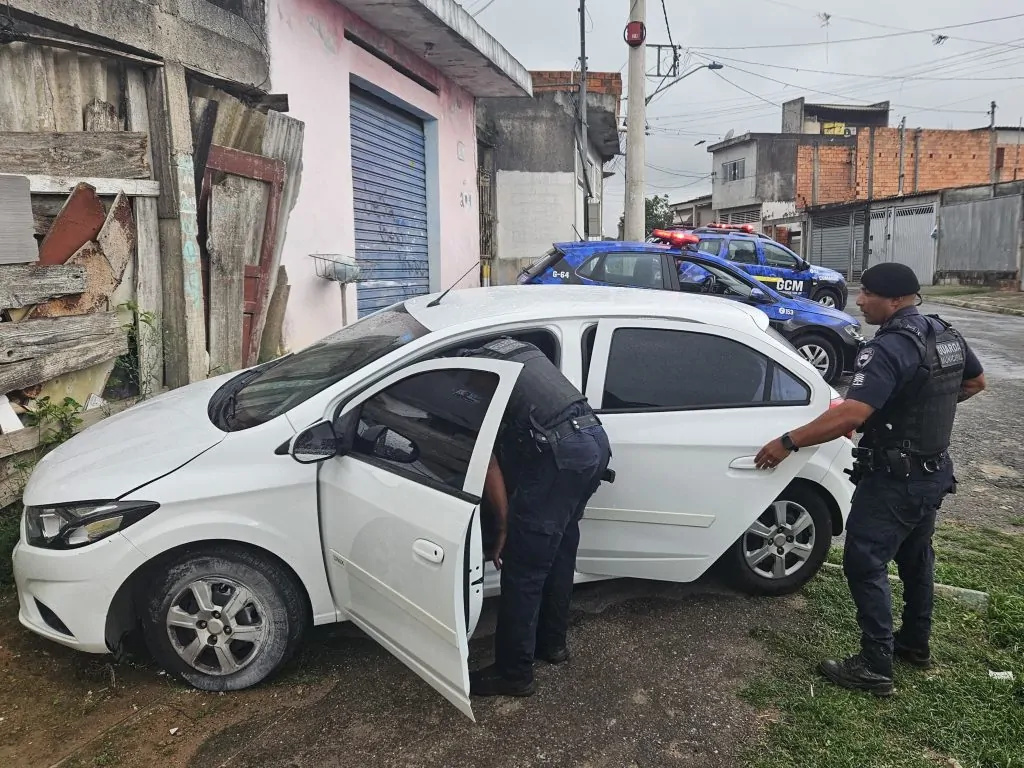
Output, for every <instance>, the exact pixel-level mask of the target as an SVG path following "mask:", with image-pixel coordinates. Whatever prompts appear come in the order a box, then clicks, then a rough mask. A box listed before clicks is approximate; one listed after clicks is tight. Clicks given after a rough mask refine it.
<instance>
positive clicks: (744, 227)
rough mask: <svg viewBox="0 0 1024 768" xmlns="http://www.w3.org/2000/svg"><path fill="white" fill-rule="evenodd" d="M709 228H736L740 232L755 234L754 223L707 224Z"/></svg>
mask: <svg viewBox="0 0 1024 768" xmlns="http://www.w3.org/2000/svg"><path fill="white" fill-rule="evenodd" d="M704 226H706V227H707V228H708V229H735V230H737V231H739V232H746V233H747V234H748V235H752V234H754V225H753V224H705V225H704Z"/></svg>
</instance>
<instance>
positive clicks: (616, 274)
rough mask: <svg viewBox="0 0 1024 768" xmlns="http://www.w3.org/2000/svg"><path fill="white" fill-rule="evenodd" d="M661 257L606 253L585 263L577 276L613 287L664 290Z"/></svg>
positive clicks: (652, 254)
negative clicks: (609, 284)
mask: <svg viewBox="0 0 1024 768" xmlns="http://www.w3.org/2000/svg"><path fill="white" fill-rule="evenodd" d="M661 272H662V270H661V255H660V254H657V253H617V252H612V253H606V254H604V255H601V256H595V257H593V258H592V259H590V260H589V261H586V262H584V263H583V264H582V265H581V266H580V268H579V269H577V270H576V274H577V275H580V276H581V277H587V278H590V279H591V280H597V281H600V282H603V283H611V284H613V285H624V286H632V287H636V288H663V287H664V285H665V282H664V278H663V277H662V274H661Z"/></svg>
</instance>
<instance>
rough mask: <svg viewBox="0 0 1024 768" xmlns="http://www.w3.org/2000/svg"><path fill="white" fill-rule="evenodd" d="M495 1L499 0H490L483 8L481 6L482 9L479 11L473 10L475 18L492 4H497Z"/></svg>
mask: <svg viewBox="0 0 1024 768" xmlns="http://www.w3.org/2000/svg"><path fill="white" fill-rule="evenodd" d="M495 2H497V0H488V2H487V3H485V4H484V7H483V8H481V9H480V10H479V11H473V18H474V19H475V18H476V17H477V16H479V15H480V14H481V13H483V12H484V11H486V10H487V9H488V8H490V7H491V6H492V5H494V4H495Z"/></svg>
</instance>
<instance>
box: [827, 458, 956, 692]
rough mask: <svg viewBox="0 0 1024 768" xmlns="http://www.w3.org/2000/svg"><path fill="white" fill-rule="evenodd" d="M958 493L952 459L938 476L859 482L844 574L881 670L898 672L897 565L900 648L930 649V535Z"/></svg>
mask: <svg viewBox="0 0 1024 768" xmlns="http://www.w3.org/2000/svg"><path fill="white" fill-rule="evenodd" d="M952 488H953V465H952V461H951V460H949V459H947V460H946V462H945V464H944V465H943V467H942V468H941V469H940V470H939V471H937V472H934V473H932V474H925V473H924V472H923V471H921V470H920V469H915V470H914V472H913V473H912V474H911V476H910V478H908V479H906V480H894V479H893V478H892V477H890V476H889V475H888V474H887V473H885V472H869V473H867V474H866V475H865V476H864V477H863V478H862V479H861V481H860V483H858V485H857V490H856V492H855V493H854V495H853V505H852V507H851V509H850V516H849V519H848V520H847V524H846V545H845V548H844V550H843V571H844V572H845V573H846V579H847V582H848V583H849V585H850V593H851V595H852V596H853V602H854V603H855V604H856V606H857V623H858V624H859V625H860V630H861V653H862V655H863V656H864V658H865V659H866V660H867V661H868V663H869V664H870V665H871V666H872V667H874V668H875V670H876V671H878V672H881V673H884V674H890V673H891V671H892V652H893V643H894V636H893V618H892V596H891V593H890V591H889V579H888V575H887V569H888V566H889V563H890V562H892V561H893V560H895V561H896V566H897V568H898V569H899V575H900V580H901V581H902V582H903V603H904V607H903V623H902V627H901V629H900V632H899V638H898V641H899V643H900V645H902V646H904V647H907V648H911V649H914V650H918V651H921V652H925V653H926V652H927V651H928V641H929V638H930V637H931V630H932V605H933V599H934V577H935V552H934V550H933V549H932V534H933V533H934V532H935V518H936V515H937V513H938V510H939V507H940V506H941V504H942V500H943V498H944V497H945V496H946V494H947V493H949V492H950V490H952Z"/></svg>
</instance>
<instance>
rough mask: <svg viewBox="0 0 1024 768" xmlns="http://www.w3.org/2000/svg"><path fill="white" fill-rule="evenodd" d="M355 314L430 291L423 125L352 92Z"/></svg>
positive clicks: (373, 310)
mask: <svg viewBox="0 0 1024 768" xmlns="http://www.w3.org/2000/svg"><path fill="white" fill-rule="evenodd" d="M351 110H352V185H353V191H354V204H355V224H356V261H357V262H358V263H359V267H360V282H359V288H358V291H357V297H358V310H359V316H360V317H363V316H364V315H367V314H369V313H370V312H375V311H377V310H378V309H382V308H383V307H387V306H389V305H391V304H394V303H395V302H397V301H402V300H404V299H408V298H411V297H413V296H419V295H422V294H424V293H428V292H429V263H428V256H427V168H426V142H425V140H424V136H423V123H422V122H421V121H420V120H418V119H416V118H415V117H413V116H412V115H409V114H407V113H405V112H402V111H400V110H398V109H396V108H395V107H392V106H391V105H389V104H386V103H384V102H383V101H380V100H379V99H376V98H374V97H372V96H370V95H368V94H366V93H363V92H361V91H356V90H353V91H352V107H351Z"/></svg>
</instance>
